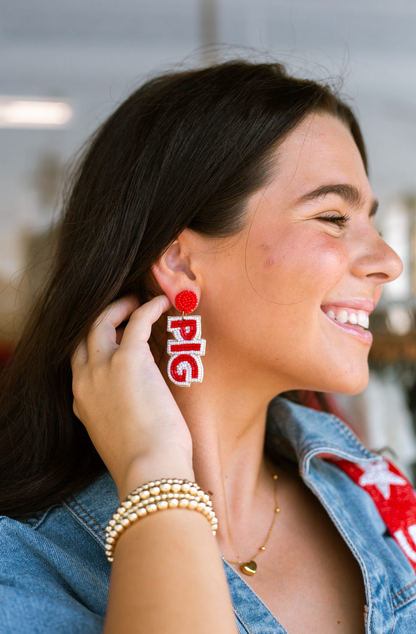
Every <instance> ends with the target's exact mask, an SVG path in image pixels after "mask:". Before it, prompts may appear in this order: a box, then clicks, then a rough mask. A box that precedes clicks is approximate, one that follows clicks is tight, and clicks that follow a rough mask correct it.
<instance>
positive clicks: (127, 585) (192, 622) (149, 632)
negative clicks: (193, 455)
mask: <svg viewBox="0 0 416 634" xmlns="http://www.w3.org/2000/svg"><path fill="white" fill-rule="evenodd" d="M161 464H162V461H161V459H160V458H158V459H153V458H152V459H151V460H149V461H148V462H146V464H145V463H144V462H143V461H140V464H139V465H137V466H136V467H135V468H134V469H133V470H132V471H131V472H130V473H129V475H128V477H126V478H125V479H124V481H123V483H122V484H120V485H119V487H118V488H119V494H120V500H123V499H124V498H125V497H126V496H127V494H128V493H130V492H131V491H132V490H133V489H134V488H135V487H137V486H138V485H139V484H144V483H145V482H148V481H149V480H151V479H153V480H155V479H157V478H161V477H170V476H171V477H179V478H186V479H189V480H193V479H194V477H193V471H192V466H190V465H189V464H188V463H187V462H186V461H183V460H182V459H180V460H175V459H173V461H172V459H169V458H164V460H163V468H162V466H161ZM121 632H126V633H127V632H128V633H129V634H130V633H137V634H139V633H140V634H141V633H143V634H188V633H189V634H212V632H215V633H216V634H236V632H237V629H236V624H235V619H234V614H233V609H232V604H231V598H230V593H229V589H228V584H227V580H226V577H225V574H224V569H223V565H222V561H221V556H220V552H219V549H218V545H217V542H216V540H215V537H214V536H213V534H212V529H211V526H210V524H209V522H208V521H207V519H206V517H205V516H204V515H202V514H201V513H198V512H196V511H195V510H190V509H184V508H180V509H171V508H170V509H167V510H164V511H157V512H156V513H154V514H152V515H150V516H146V517H144V518H142V519H139V520H138V521H137V522H135V523H134V524H132V525H131V526H130V527H129V528H128V529H127V530H125V531H124V532H123V533H122V534H121V536H120V538H119V539H118V541H117V545H116V548H115V552H114V561H113V564H112V572H111V580H110V594H109V601H108V609H107V615H106V620H105V627H104V634H120V633H121Z"/></svg>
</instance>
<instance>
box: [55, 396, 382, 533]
mask: <svg viewBox="0 0 416 634" xmlns="http://www.w3.org/2000/svg"><path fill="white" fill-rule="evenodd" d="M267 437H268V439H269V441H268V446H269V448H270V451H271V452H272V453H274V454H275V455H279V454H280V455H282V454H283V455H286V456H287V457H289V458H291V459H292V460H296V461H297V462H298V464H299V472H300V474H301V475H303V476H305V475H307V474H308V472H309V469H310V461H311V459H312V458H313V457H315V456H316V457H320V458H326V457H328V458H329V457H331V458H332V457H335V458H337V457H339V458H344V459H346V460H350V461H351V462H370V461H374V460H382V457H381V456H379V455H378V454H375V453H373V452H371V451H368V449H366V448H365V447H364V445H363V444H362V443H361V442H360V441H359V440H358V438H357V437H356V436H355V434H354V433H353V432H352V431H351V429H350V428H349V427H348V426H347V425H346V424H345V423H344V422H343V421H342V420H341V419H339V418H338V417H336V416H334V415H333V414H327V413H324V412H320V411H316V410H314V409H311V408H309V407H304V406H303V405H298V404H295V403H292V402H291V401H288V400H287V399H286V398H283V397H280V396H276V397H275V398H274V399H272V401H271V402H270V403H269V407H268V411H267ZM118 504H119V499H118V491H117V487H116V485H115V483H114V480H113V478H112V477H111V475H110V473H109V472H108V471H106V472H104V474H103V475H101V476H100V477H99V478H98V479H97V480H96V481H95V482H94V483H93V484H91V485H90V486H89V487H87V488H86V489H84V490H83V491H82V492H81V493H79V494H78V495H76V496H74V497H71V498H69V499H67V500H66V502H65V505H66V506H67V508H68V510H69V511H70V512H72V514H73V515H74V517H75V518H76V519H77V520H78V521H80V523H83V524H84V525H86V526H87V527H88V530H89V531H90V532H91V533H94V536H95V537H96V538H97V537H98V538H99V541H100V542H102V544H103V545H104V541H105V527H106V525H107V523H108V521H109V520H110V519H111V516H112V514H113V513H114V512H115V510H116V509H117V507H118Z"/></svg>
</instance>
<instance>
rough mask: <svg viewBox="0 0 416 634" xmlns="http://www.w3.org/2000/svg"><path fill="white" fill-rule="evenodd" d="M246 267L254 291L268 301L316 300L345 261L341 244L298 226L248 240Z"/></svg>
mask: <svg viewBox="0 0 416 634" xmlns="http://www.w3.org/2000/svg"><path fill="white" fill-rule="evenodd" d="M246 267H247V275H248V277H249V280H250V282H251V284H252V286H253V287H254V290H255V291H256V292H257V293H259V294H260V295H261V296H262V297H264V298H265V299H268V300H269V301H271V302H276V303H284V304H292V303H295V302H303V301H309V300H310V301H312V302H314V301H318V302H319V303H320V301H321V300H322V294H325V293H326V292H328V290H330V289H331V288H332V287H333V286H334V285H335V284H336V283H337V282H338V280H339V279H340V278H341V277H342V275H343V274H345V272H346V270H347V267H348V258H347V253H346V251H345V247H344V246H343V244H342V242H341V241H340V240H338V239H336V238H333V237H331V236H328V235H326V234H324V233H323V232H319V231H313V230H310V229H308V228H307V227H306V226H305V227H300V226H299V225H294V226H292V227H290V228H286V229H283V230H281V231H276V232H275V233H271V232H270V230H269V232H268V235H267V239H263V240H261V239H260V240H255V238H254V237H252V236H251V237H250V240H249V243H248V245H247V254H246Z"/></svg>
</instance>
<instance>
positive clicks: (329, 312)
mask: <svg viewBox="0 0 416 634" xmlns="http://www.w3.org/2000/svg"><path fill="white" fill-rule="evenodd" d="M321 309H322V312H323V313H324V315H325V317H326V318H327V319H328V320H329V321H330V322H331V323H332V324H334V326H336V327H337V328H340V329H341V330H343V331H344V332H347V333H348V334H350V335H353V336H354V337H356V338H357V339H359V340H360V341H362V342H363V343H365V344H367V345H371V344H372V342H373V335H372V334H371V332H370V331H369V330H365V329H364V327H363V326H360V325H358V324H357V325H353V324H351V323H347V321H348V319H353V315H357V314H358V316H360V320H361V323H364V318H363V315H364V316H366V318H367V320H368V313H367V312H366V311H364V310H361V311H357V312H356V310H357V309H356V308H355V311H354V310H353V309H352V308H348V309H347V308H346V307H345V304H344V305H342V306H337V307H335V306H333V305H332V304H331V305H325V310H324V307H323V306H321ZM334 309H335V310H336V311H337V312H336V313H335V314H334ZM347 315H348V319H346V318H345V316H347ZM335 316H338V317H339V319H336V318H335ZM357 319H358V318H357ZM343 322H344V323H343ZM367 323H368V322H367Z"/></svg>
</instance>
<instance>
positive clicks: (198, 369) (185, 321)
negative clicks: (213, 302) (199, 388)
mask: <svg viewBox="0 0 416 634" xmlns="http://www.w3.org/2000/svg"><path fill="white" fill-rule="evenodd" d="M175 306H176V308H177V309H178V310H180V311H181V312H182V317H170V316H168V325H167V330H168V332H172V333H173V335H174V337H175V339H168V343H167V352H168V354H169V355H170V359H169V363H168V377H169V378H170V380H171V381H172V382H173V383H176V385H182V386H183V387H189V386H190V385H191V383H193V382H197V383H201V382H202V379H203V377H204V367H203V365H202V360H201V356H203V355H204V354H205V345H206V340H205V339H201V315H192V316H189V317H188V316H185V314H186V313H191V312H192V311H193V310H195V308H196V307H197V306H198V298H197V296H196V294H195V293H194V292H193V291H182V292H180V293H179V294H178V295H176V297H175Z"/></svg>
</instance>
